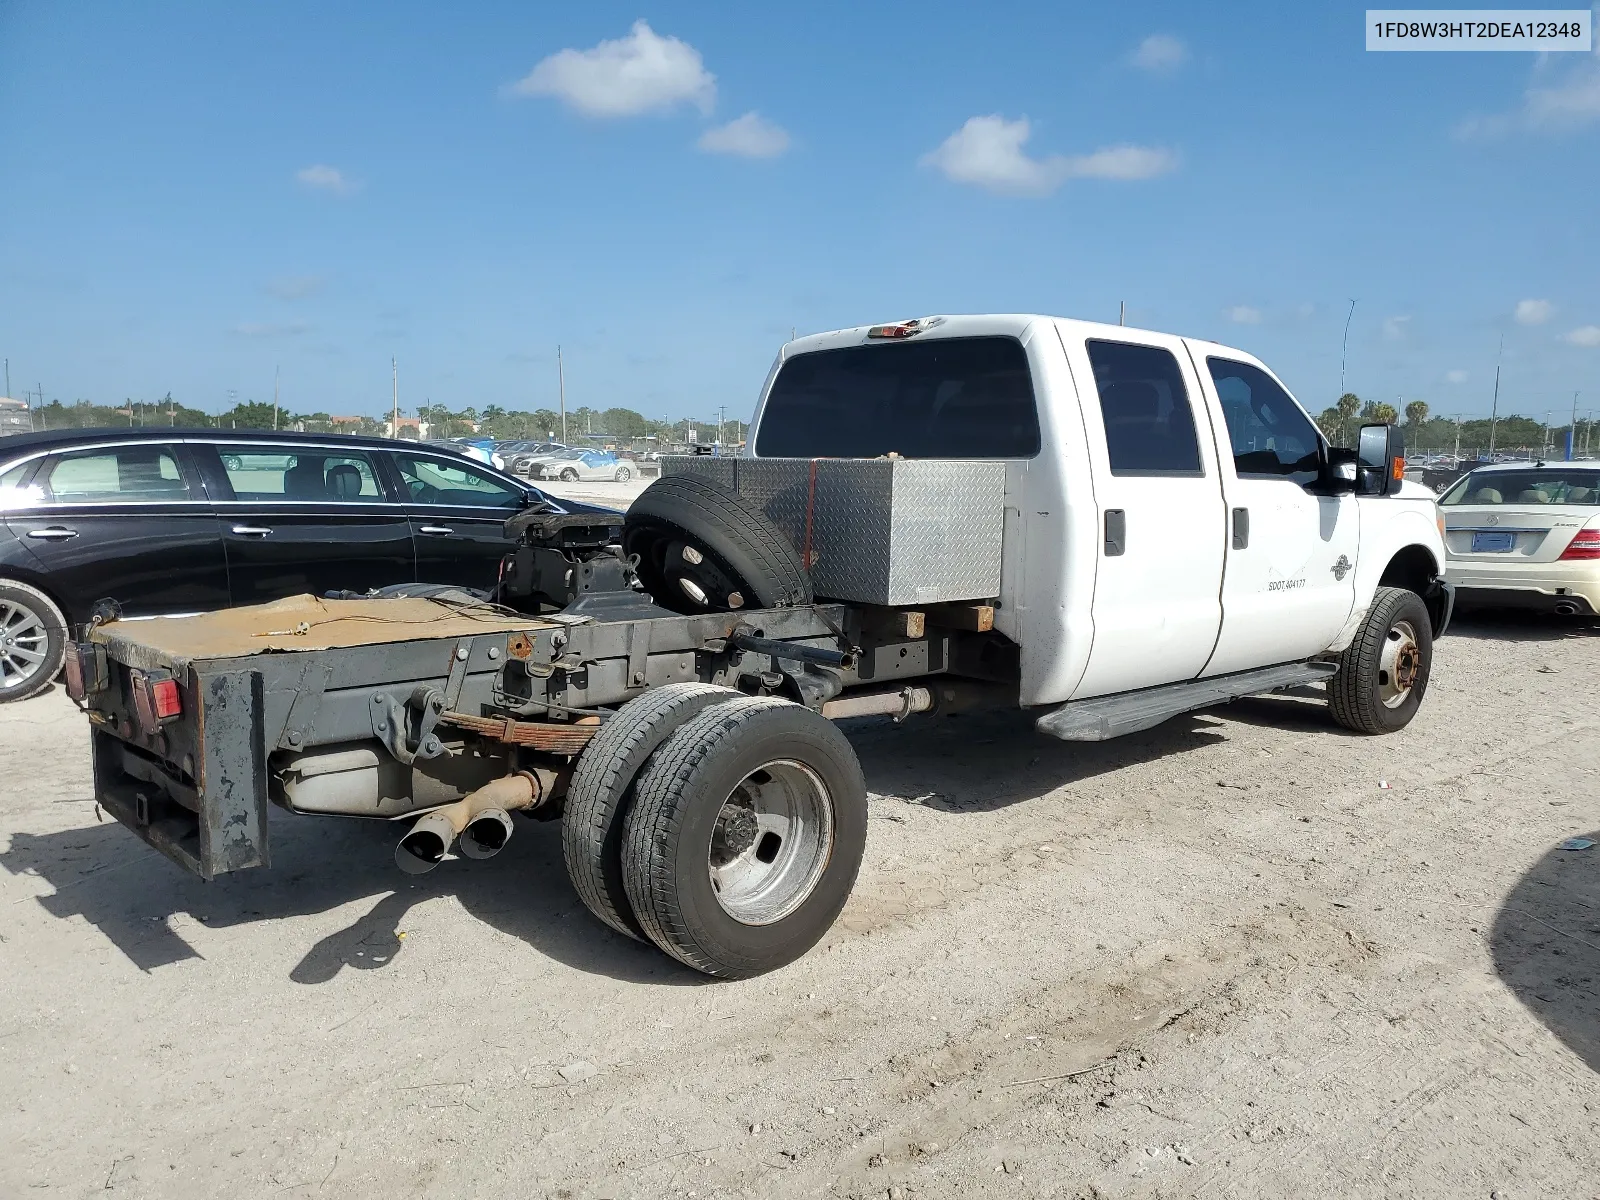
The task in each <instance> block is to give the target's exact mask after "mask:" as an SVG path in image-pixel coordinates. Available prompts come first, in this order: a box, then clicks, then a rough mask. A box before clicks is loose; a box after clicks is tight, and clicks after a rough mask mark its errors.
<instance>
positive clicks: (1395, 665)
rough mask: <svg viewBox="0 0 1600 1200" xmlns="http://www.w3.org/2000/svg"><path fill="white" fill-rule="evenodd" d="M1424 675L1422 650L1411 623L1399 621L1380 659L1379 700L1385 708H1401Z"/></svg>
mask: <svg viewBox="0 0 1600 1200" xmlns="http://www.w3.org/2000/svg"><path fill="white" fill-rule="evenodd" d="M1421 673H1422V647H1421V646H1420V645H1419V644H1418V642H1417V631H1416V629H1415V627H1414V626H1413V625H1412V624H1411V622H1410V621H1396V622H1395V623H1394V625H1393V626H1391V627H1390V629H1389V632H1388V633H1387V634H1385V635H1384V639H1383V652H1382V653H1381V654H1380V655H1379V656H1378V699H1379V701H1381V702H1382V704H1383V706H1384V707H1385V708H1399V707H1400V706H1401V705H1402V704H1404V703H1405V702H1406V699H1407V697H1409V696H1410V695H1411V689H1412V688H1414V687H1416V685H1417V678H1418V676H1419V675H1420V674H1421Z"/></svg>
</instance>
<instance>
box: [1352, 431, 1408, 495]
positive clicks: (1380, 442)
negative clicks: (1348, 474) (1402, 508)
mask: <svg viewBox="0 0 1600 1200" xmlns="http://www.w3.org/2000/svg"><path fill="white" fill-rule="evenodd" d="M1405 478H1406V439H1405V434H1403V433H1402V432H1400V429H1399V428H1398V427H1397V426H1394V425H1363V426H1362V427H1361V436H1360V440H1359V441H1357V443H1356V495H1358V496H1392V495H1394V493H1396V492H1398V491H1399V490H1400V485H1401V484H1402V483H1404V482H1405Z"/></svg>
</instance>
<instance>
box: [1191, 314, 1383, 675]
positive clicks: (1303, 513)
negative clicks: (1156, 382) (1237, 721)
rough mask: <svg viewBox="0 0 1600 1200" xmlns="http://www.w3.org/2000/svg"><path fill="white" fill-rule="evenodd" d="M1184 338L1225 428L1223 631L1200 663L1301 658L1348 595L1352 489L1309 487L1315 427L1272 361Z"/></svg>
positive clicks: (1317, 442) (1331, 630) (1316, 447)
mask: <svg viewBox="0 0 1600 1200" xmlns="http://www.w3.org/2000/svg"><path fill="white" fill-rule="evenodd" d="M1188 346H1189V349H1190V352H1191V353H1192V354H1193V356H1194V362H1195V365H1196V367H1197V369H1198V372H1199V375H1200V376H1201V380H1202V386H1203V388H1204V391H1205V396H1206V402H1207V404H1208V405H1209V406H1210V407H1211V409H1212V413H1213V424H1214V425H1215V426H1216V428H1217V429H1218V431H1219V433H1221V434H1223V435H1224V436H1225V437H1226V438H1227V449H1225V450H1224V452H1223V462H1222V488H1223V493H1224V495H1225V496H1226V498H1227V505H1228V527H1229V528H1228V557H1227V569H1226V571H1225V572H1224V574H1223V581H1222V633H1221V636H1220V637H1218V639H1217V648H1216V650H1215V652H1214V653H1213V654H1212V655H1211V660H1210V662H1208V663H1207V664H1206V667H1205V672H1204V673H1205V674H1206V675H1225V674H1227V673H1229V672H1231V671H1243V670H1248V669H1249V668H1251V667H1261V666H1268V665H1271V664H1274V663H1281V662H1291V661H1293V660H1295V659H1303V658H1310V657H1311V656H1312V655H1314V654H1319V653H1321V652H1322V651H1324V650H1326V649H1327V648H1328V645H1329V643H1331V642H1332V641H1333V640H1334V638H1335V637H1336V636H1337V635H1338V633H1339V631H1340V630H1341V629H1342V628H1343V627H1344V623H1345V621H1346V620H1347V619H1348V618H1349V616H1350V609H1351V607H1352V605H1354V603H1355V562H1356V552H1357V549H1358V546H1359V542H1360V537H1359V533H1360V515H1359V513H1358V511H1357V509H1356V499H1355V497H1354V496H1353V495H1349V494H1345V495H1337V496H1324V495H1317V494H1315V493H1314V492H1313V491H1308V490H1307V489H1308V487H1310V488H1314V487H1315V485H1316V481H1317V478H1318V465H1319V462H1320V459H1321V455H1322V446H1321V443H1322V439H1321V435H1320V434H1319V433H1318V432H1317V428H1316V426H1315V425H1313V424H1312V423H1311V418H1309V417H1308V416H1306V414H1305V412H1304V411H1303V410H1302V409H1301V408H1300V406H1299V405H1298V404H1297V403H1295V400H1294V398H1293V397H1292V396H1290V395H1289V393H1288V391H1287V390H1285V388H1284V387H1283V385H1282V384H1280V383H1279V382H1278V381H1277V379H1276V378H1274V377H1273V375H1272V374H1271V372H1269V371H1268V370H1267V369H1266V368H1265V367H1264V366H1262V365H1261V364H1260V363H1259V362H1257V361H1255V360H1254V359H1252V358H1250V356H1249V355H1245V354H1240V353H1238V352H1237V351H1232V350H1228V351H1224V350H1221V349H1220V348H1219V347H1217V346H1214V345H1210V344H1208V343H1206V342H1195V341H1190V342H1189V343H1188ZM1229 450H1231V453H1229Z"/></svg>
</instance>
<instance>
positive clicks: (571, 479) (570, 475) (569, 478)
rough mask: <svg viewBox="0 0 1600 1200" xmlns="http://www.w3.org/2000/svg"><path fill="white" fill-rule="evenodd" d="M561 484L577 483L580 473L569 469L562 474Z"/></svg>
mask: <svg viewBox="0 0 1600 1200" xmlns="http://www.w3.org/2000/svg"><path fill="white" fill-rule="evenodd" d="M561 482H562V483H577V482H578V473H577V472H576V471H574V470H573V469H572V468H571V467H568V468H567V469H566V470H565V471H563V472H561Z"/></svg>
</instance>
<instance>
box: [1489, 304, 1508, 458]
mask: <svg viewBox="0 0 1600 1200" xmlns="http://www.w3.org/2000/svg"><path fill="white" fill-rule="evenodd" d="M1505 354H1506V335H1505V334H1503V333H1502V334H1501V335H1500V352H1499V353H1498V354H1497V355H1495V360H1494V404H1493V406H1492V407H1491V408H1490V409H1489V461H1490V462H1493V461H1494V427H1495V423H1496V422H1497V421H1498V420H1499V419H1500V363H1501V360H1502V359H1504V358H1505Z"/></svg>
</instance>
